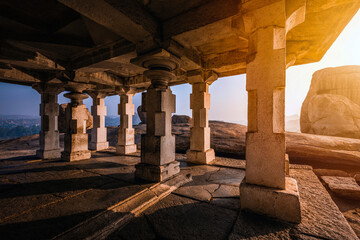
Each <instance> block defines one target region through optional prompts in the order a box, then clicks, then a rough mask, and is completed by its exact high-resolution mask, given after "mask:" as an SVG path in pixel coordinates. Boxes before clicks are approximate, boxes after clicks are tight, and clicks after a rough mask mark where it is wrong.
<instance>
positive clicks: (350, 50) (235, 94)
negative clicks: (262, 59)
mask: <svg viewBox="0 0 360 240" xmlns="http://www.w3.org/2000/svg"><path fill="white" fill-rule="evenodd" d="M343 65H360V11H359V12H358V13H357V14H356V15H355V16H354V18H353V19H352V20H351V22H350V23H349V24H348V26H347V27H346V28H345V29H344V31H343V32H342V33H341V35H340V36H339V37H338V39H337V40H336V41H335V43H334V44H333V45H332V46H331V48H330V49H329V50H328V52H327V53H326V54H325V56H324V57H323V59H322V60H321V61H320V62H318V63H312V64H306V65H301V66H295V67H290V68H289V69H288V70H287V80H286V84H287V86H286V107H285V112H286V115H287V116H290V115H294V114H298V115H300V110H301V104H302V102H303V101H304V99H305V97H306V94H307V91H308V90H309V87H310V83H311V76H312V74H313V73H314V72H315V71H317V70H319V69H323V68H326V67H337V66H343ZM245 82H246V75H239V76H232V77H226V78H220V79H218V80H217V81H216V82H214V83H213V84H212V85H211V86H210V94H211V109H210V112H209V116H210V119H212V120H223V121H229V122H239V123H246V121H247V92H246V90H245ZM171 89H172V91H173V93H174V94H175V95H176V114H186V115H190V116H191V110H190V96H189V95H190V93H191V86H190V85H189V84H183V85H180V86H175V87H171ZM65 102H68V99H66V98H64V97H63V94H60V95H59V103H65ZM133 102H134V104H135V107H136V108H137V106H139V105H140V104H141V95H140V94H136V95H135V96H134V98H133ZM118 103H119V97H118V96H112V97H107V98H106V99H105V104H106V105H107V107H108V115H117V104H118ZM39 104H40V95H39V94H38V93H37V92H36V91H35V90H33V89H32V88H31V87H26V86H18V85H12V84H6V83H0V115H13V114H16V115H38V113H39ZM85 104H86V105H87V107H88V108H89V109H90V107H91V104H92V100H91V98H90V97H89V99H87V100H85Z"/></svg>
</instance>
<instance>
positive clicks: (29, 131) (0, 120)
mask: <svg viewBox="0 0 360 240" xmlns="http://www.w3.org/2000/svg"><path fill="white" fill-rule="evenodd" d="M139 123H140V118H139V116H138V115H137V114H135V115H134V116H133V124H134V125H137V124H139ZM119 124H120V117H119V116H106V117H105V126H106V127H109V126H119ZM40 129H41V119H40V117H38V116H26V115H0V140H5V139H11V138H18V137H23V136H29V135H34V134H39V132H40Z"/></svg>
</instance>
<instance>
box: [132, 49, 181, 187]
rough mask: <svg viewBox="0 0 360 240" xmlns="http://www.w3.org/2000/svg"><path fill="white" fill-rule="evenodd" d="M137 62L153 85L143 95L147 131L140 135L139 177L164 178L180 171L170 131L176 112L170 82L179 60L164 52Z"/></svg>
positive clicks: (156, 179)
mask: <svg viewBox="0 0 360 240" xmlns="http://www.w3.org/2000/svg"><path fill="white" fill-rule="evenodd" d="M134 62H136V63H138V64H139V65H140V66H142V67H144V68H148V69H149V70H147V71H145V72H144V74H145V75H146V77H148V78H149V79H150V80H151V85H150V87H149V88H148V90H147V92H146V93H143V95H142V100H143V102H142V108H143V111H144V112H146V121H147V122H146V134H145V135H142V136H141V163H140V164H138V165H136V172H135V175H136V177H137V178H141V179H145V180H149V181H163V180H165V179H167V178H169V177H171V176H173V175H175V174H177V173H179V171H180V168H179V162H177V161H175V136H173V135H172V133H171V114H172V113H174V112H175V95H173V94H172V92H171V90H170V87H169V86H168V82H169V81H170V80H171V79H173V78H174V77H175V76H174V74H173V73H172V72H171V71H173V70H175V69H176V68H177V67H178V60H177V59H176V58H175V57H173V56H171V55H170V54H169V53H167V52H165V51H161V52H159V53H155V54H151V55H147V56H143V57H139V58H138V59H135V61H134Z"/></svg>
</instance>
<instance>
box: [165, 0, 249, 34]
mask: <svg viewBox="0 0 360 240" xmlns="http://www.w3.org/2000/svg"><path fill="white" fill-rule="evenodd" d="M241 2H242V0H229V1H223V0H212V1H208V2H207V3H205V4H203V5H201V6H200V7H197V8H194V9H192V10H190V11H187V12H185V13H183V14H180V15H179V16H176V17H174V18H171V19H169V20H167V21H165V22H164V23H163V35H164V39H167V38H171V37H172V36H176V35H179V34H181V33H185V32H188V31H191V30H194V29H198V28H200V27H203V26H206V25H209V24H212V23H215V22H217V21H220V20H223V19H225V18H228V17H231V16H235V15H237V14H238V13H239V6H240V4H241Z"/></svg>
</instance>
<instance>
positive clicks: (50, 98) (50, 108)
mask: <svg viewBox="0 0 360 240" xmlns="http://www.w3.org/2000/svg"><path fill="white" fill-rule="evenodd" d="M34 88H35V89H36V90H37V91H38V92H39V93H40V94H41V104H40V116H41V131H40V137H39V142H40V149H39V150H37V151H36V156H38V157H39V158H43V159H56V158H60V157H61V150H60V145H59V131H58V116H59V104H58V94H59V88H57V87H50V86H41V87H40V86H37V87H34Z"/></svg>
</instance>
